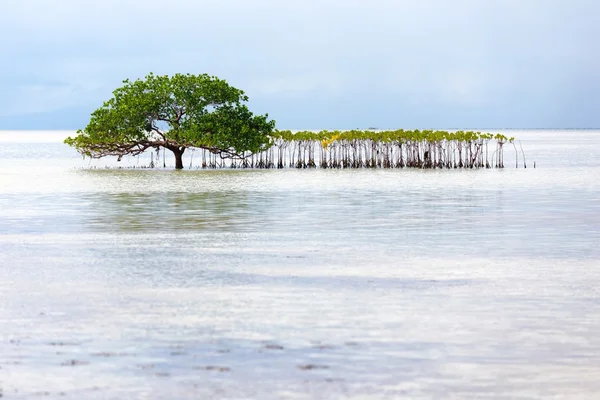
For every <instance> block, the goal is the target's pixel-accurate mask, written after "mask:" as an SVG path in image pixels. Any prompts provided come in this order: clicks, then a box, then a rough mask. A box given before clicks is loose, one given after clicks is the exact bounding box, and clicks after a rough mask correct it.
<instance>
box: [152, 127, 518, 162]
mask: <svg viewBox="0 0 600 400" xmlns="http://www.w3.org/2000/svg"><path fill="white" fill-rule="evenodd" d="M507 143H510V144H512V145H513V147H514V149H515V155H516V157H515V166H516V167H517V168H518V167H519V151H518V150H517V147H516V145H515V140H514V138H512V137H511V138H509V137H507V136H504V135H502V134H495V135H493V134H490V133H481V132H465V131H457V132H446V131H433V130H423V131H420V130H414V131H411V130H402V129H400V130H395V131H360V130H351V131H320V132H313V131H300V132H292V131H276V132H275V133H274V135H273V137H272V141H271V144H270V146H268V147H266V148H265V149H263V150H262V151H261V152H259V153H255V154H245V155H244V157H243V158H238V159H236V158H231V157H227V156H224V155H223V154H219V153H212V152H210V151H209V150H205V149H197V150H194V151H193V152H192V156H191V157H192V158H191V159H190V167H192V163H193V162H194V161H196V165H200V166H201V167H202V168H422V169H435V168H504V145H505V144H507ZM198 153H199V154H198ZM520 153H521V154H522V157H523V166H524V167H525V168H527V164H526V161H525V153H524V152H523V149H522V147H521V149H520ZM157 161H158V154H157ZM152 164H154V163H152Z"/></svg>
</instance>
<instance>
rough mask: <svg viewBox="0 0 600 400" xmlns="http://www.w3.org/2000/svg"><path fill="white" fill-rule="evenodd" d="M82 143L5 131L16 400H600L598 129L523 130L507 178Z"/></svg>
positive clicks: (3, 209)
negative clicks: (238, 160)
mask: <svg viewBox="0 0 600 400" xmlns="http://www.w3.org/2000/svg"><path fill="white" fill-rule="evenodd" d="M67 134H69V132H66V133H65V132H0V397H2V396H4V397H5V398H7V399H12V398H32V399H33V398H38V397H39V395H45V396H46V398H62V396H66V398H74V399H188V398H189V399H200V398H207V399H208V398H238V399H239V398H253V399H277V398H300V399H304V398H307V399H320V398H357V399H358V398H360V399H364V398H374V399H375V398H376V399H380V398H390V399H398V398H407V399H432V398H444V399H453V398H457V399H459V398H461V399H462V398H477V399H480V398H490V399H491V398H493V399H547V398H567V399H597V398H598V397H597V396H598V394H599V393H600V184H599V182H600V132H599V131H509V134H508V135H510V136H515V137H516V138H517V140H521V142H522V144H523V148H524V150H525V155H526V157H527V164H528V168H527V169H523V168H521V167H522V159H520V160H519V167H520V168H518V169H515V168H514V160H515V153H514V150H513V149H512V147H507V148H506V153H505V164H506V166H507V168H505V169H503V170H408V169H404V170H381V169H379V170H366V169H365V170H293V169H287V170H266V171H265V170H197V169H194V170H184V171H174V170H170V169H167V170H160V169H159V170H149V169H138V168H136V169H134V168H125V169H119V170H117V169H114V168H110V169H106V168H104V167H105V166H106V165H111V166H114V165H121V166H124V167H134V166H144V165H147V164H148V161H149V158H140V159H138V158H130V159H125V160H123V161H122V162H121V163H120V164H116V163H115V161H114V160H94V161H93V162H90V161H89V160H82V158H81V157H80V156H79V155H78V154H77V153H76V152H75V151H74V150H72V149H70V148H69V147H68V146H66V145H63V144H62V143H61V139H62V138H64V137H65V136H66V135H67ZM534 161H535V163H536V168H535V169H534V168H533V164H534ZM169 162H171V164H172V163H173V161H172V160H170V159H167V163H169ZM189 162H190V160H189V158H187V159H185V160H184V164H185V165H186V166H188V165H189Z"/></svg>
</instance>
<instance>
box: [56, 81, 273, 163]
mask: <svg viewBox="0 0 600 400" xmlns="http://www.w3.org/2000/svg"><path fill="white" fill-rule="evenodd" d="M247 101H248V97H247V96H246V95H245V94H244V92H243V91H242V90H239V89H236V88H234V87H232V86H230V85H229V84H228V83H227V82H226V81H224V80H222V79H219V78H217V77H213V76H209V75H206V74H203V75H190V74H187V75H183V74H177V75H174V76H172V77H169V76H155V75H153V74H149V75H148V76H146V78H145V79H143V80H140V79H138V80H136V81H130V80H125V81H123V86H122V87H120V88H118V89H116V90H115V91H114V92H113V97H112V98H111V99H110V100H108V101H106V102H105V103H104V104H103V105H102V107H100V108H99V109H97V110H96V111H94V112H93V113H92V115H91V119H90V122H89V124H88V125H87V127H86V128H85V129H83V130H79V131H77V136H75V137H69V138H67V139H66V140H65V143H67V144H68V145H70V146H73V147H75V148H76V149H77V150H78V151H79V152H81V153H82V154H84V155H86V156H89V157H94V158H99V157H103V156H108V155H115V156H123V155H126V154H131V155H137V154H140V153H142V152H143V151H145V150H146V149H149V148H159V147H164V148H167V149H169V150H171V151H173V152H174V153H179V154H181V153H182V152H183V151H184V150H185V149H186V148H190V147H194V148H203V149H207V150H210V151H211V152H213V153H219V154H221V155H222V156H223V157H233V158H243V157H247V156H248V155H249V154H252V153H256V152H258V151H261V150H264V149H266V148H268V147H269V145H270V143H271V133H272V132H273V130H274V128H275V122H274V121H269V120H268V115H264V116H263V115H257V116H255V115H253V114H252V112H250V110H249V109H248V107H247V106H246V105H245V104H243V103H245V102H247Z"/></svg>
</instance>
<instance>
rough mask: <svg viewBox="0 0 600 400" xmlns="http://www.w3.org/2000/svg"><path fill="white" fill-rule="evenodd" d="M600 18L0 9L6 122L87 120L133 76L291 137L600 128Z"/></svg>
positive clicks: (539, 4)
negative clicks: (240, 109) (212, 90)
mask: <svg viewBox="0 0 600 400" xmlns="http://www.w3.org/2000/svg"><path fill="white" fill-rule="evenodd" d="M599 12H600V3H597V2H595V1H593V0H572V1H570V2H565V1H561V0H546V1H544V0H487V1H480V0H447V1H440V0H371V1H368V2H365V1H362V0H346V1H339V0H338V1H336V0H288V1H280V0H256V1H246V0H221V1H218V2H217V1H195V0H171V1H170V2H164V1H158V0H146V1H138V0H103V1H100V0H88V1H80V0H3V1H2V3H1V4H0V36H2V37H3V38H7V39H6V40H3V41H1V42H0V58H1V59H3V60H9V62H4V63H2V64H0V84H1V85H2V89H3V90H2V91H0V107H2V110H1V111H0V113H1V115H9V114H10V115H15V114H17V113H28V112H31V113H33V112H52V111H53V110H55V111H57V116H58V115H63V114H61V113H58V111H59V110H61V109H65V110H66V109H71V108H72V107H73V106H78V107H80V106H85V107H89V108H90V110H92V109H93V108H95V107H97V106H99V105H100V104H101V103H102V101H104V100H106V99H107V98H108V97H109V96H110V93H111V91H112V90H113V89H114V88H116V87H117V86H119V84H120V83H121V81H122V80H123V79H125V78H137V77H143V76H145V75H146V74H147V73H148V72H150V71H153V72H155V73H159V74H171V73H176V72H190V73H204V72H207V73H210V74H213V75H217V76H220V77H223V78H226V79H227V80H228V81H230V82H231V83H232V84H234V85H236V86H239V87H240V88H242V89H244V90H245V91H246V92H247V93H248V95H249V96H250V98H251V101H252V104H253V105H254V106H255V107H257V109H259V110H266V111H269V113H270V114H271V115H272V116H274V117H276V119H277V120H278V122H279V123H280V125H282V127H283V128H285V127H293V128H302V126H300V125H301V124H302V123H303V122H302V121H306V124H314V125H319V124H321V125H323V126H325V125H328V126H331V125H335V124H340V125H341V124H346V122H345V121H350V122H348V124H349V125H352V126H354V125H373V124H375V125H393V124H399V126H401V125H410V124H416V123H419V124H424V126H422V128H425V127H428V126H433V125H439V126H447V125H448V124H451V123H452V124H455V123H456V124H458V125H465V126H472V125H473V124H475V123H477V124H480V123H483V124H486V121H488V122H489V123H490V124H492V123H493V124H501V125H503V126H518V125H519V126H524V125H527V126H549V124H551V125H552V126H561V125H565V124H569V126H575V125H578V126H592V125H596V126H598V125H600V116H599V115H598V114H597V113H596V112H594V111H593V110H594V109H598V107H600V99H599V96H598V95H597V94H596V93H597V92H595V91H592V90H589V89H588V88H590V87H598V85H599V82H600V77H599V76H598V74H597V72H596V71H597V70H598V68H599V67H600V54H599V53H598V52H597V50H596V47H597V44H596V38H597V37H600V25H599V24H597V23H596V18H595V15H598V13H599ZM323 109H326V110H327V111H326V112H324V111H323V112H322V111H321V110H323ZM271 110H273V111H271ZM349 110H351V111H349ZM398 110H402V111H398ZM549 110H552V111H551V112H550V111H549ZM302 111H303V112H302ZM64 115H67V114H64ZM68 115H71V114H68ZM299 115H300V116H299ZM400 117H402V118H400ZM61 118H62V117H61ZM301 118H304V120H302V119H301ZM64 124H65V128H72V126H71V125H70V124H71V122H69V120H65V121H64ZM291 125H295V126H291ZM0 128H1V127H0Z"/></svg>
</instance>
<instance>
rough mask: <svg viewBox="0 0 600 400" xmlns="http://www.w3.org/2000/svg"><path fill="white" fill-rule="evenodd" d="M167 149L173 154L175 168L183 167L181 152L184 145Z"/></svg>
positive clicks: (183, 149)
mask: <svg viewBox="0 0 600 400" xmlns="http://www.w3.org/2000/svg"><path fill="white" fill-rule="evenodd" d="M169 150H171V151H172V152H173V154H174V155H175V169H183V152H184V151H185V147H181V148H179V147H173V148H170V149H169Z"/></svg>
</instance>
